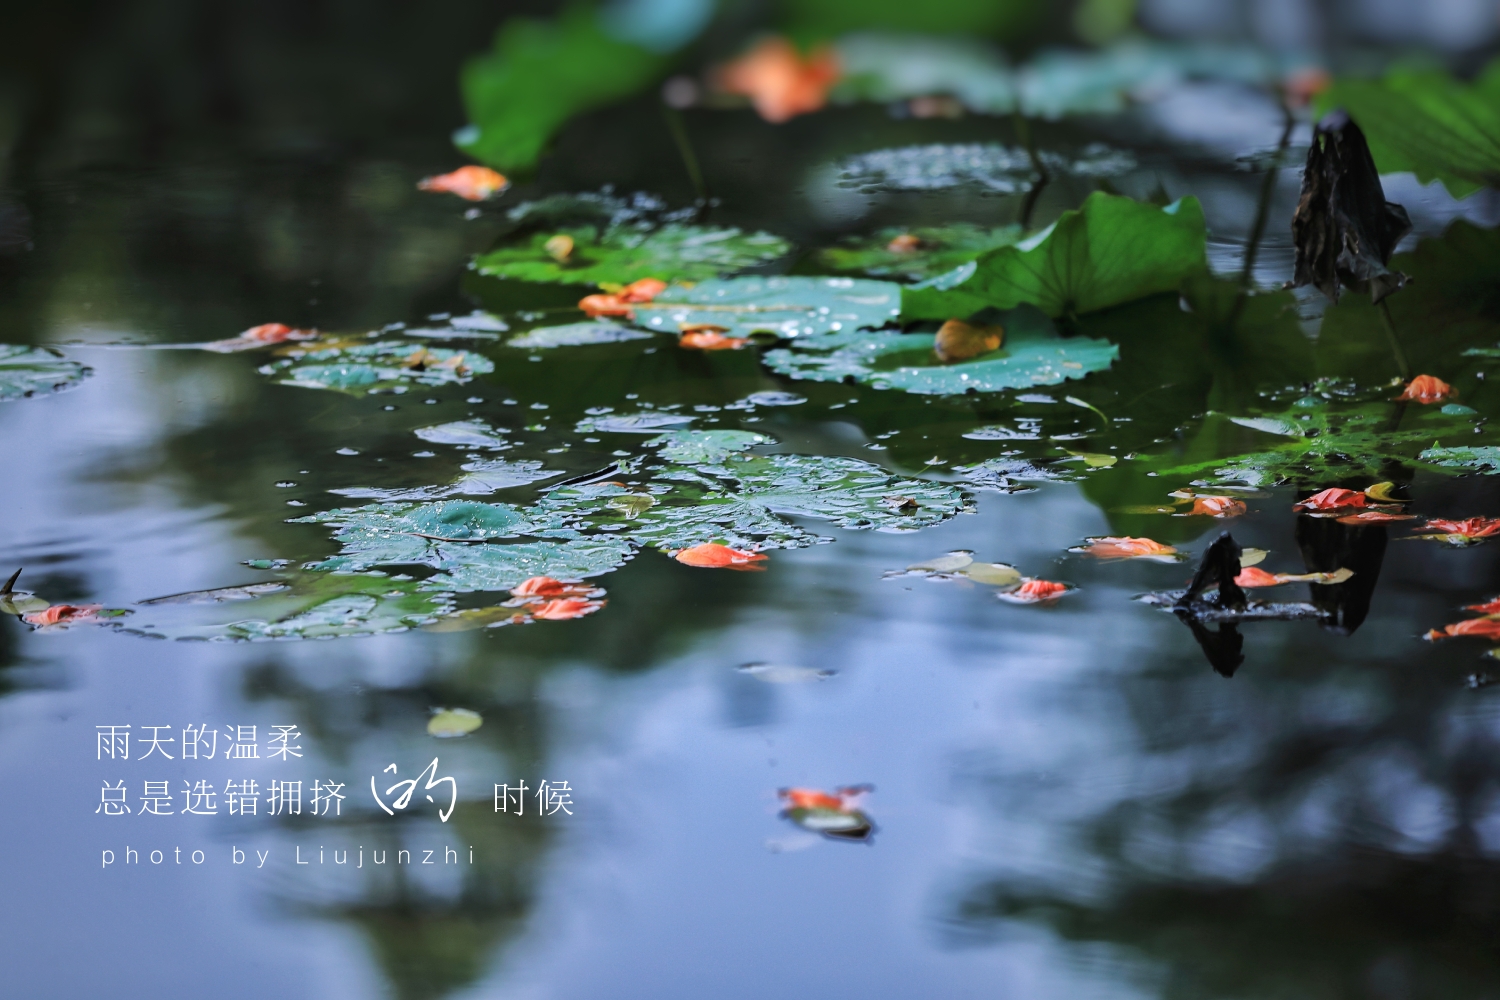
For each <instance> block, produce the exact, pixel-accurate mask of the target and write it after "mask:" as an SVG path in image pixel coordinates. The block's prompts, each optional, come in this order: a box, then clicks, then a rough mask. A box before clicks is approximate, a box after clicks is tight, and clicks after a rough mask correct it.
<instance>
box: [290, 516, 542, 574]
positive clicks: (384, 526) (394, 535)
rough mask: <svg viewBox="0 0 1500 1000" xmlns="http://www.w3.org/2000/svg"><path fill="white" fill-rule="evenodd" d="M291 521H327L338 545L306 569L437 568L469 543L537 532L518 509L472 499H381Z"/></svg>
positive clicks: (453, 558)
mask: <svg viewBox="0 0 1500 1000" xmlns="http://www.w3.org/2000/svg"><path fill="white" fill-rule="evenodd" d="M292 523H293V524H328V525H332V526H334V527H335V528H336V529H338V530H337V531H335V533H334V538H335V539H336V540H337V541H338V542H340V543H341V544H342V545H343V549H342V551H340V552H339V553H338V555H335V556H332V557H330V558H328V559H325V560H322V561H321V562H317V563H312V564H309V565H308V566H306V567H305V568H306V569H311V570H367V569H371V568H373V567H375V566H393V565H424V566H432V567H434V568H441V567H442V566H444V565H445V564H446V563H448V562H450V561H452V560H455V559H457V560H459V561H462V558H463V556H462V555H460V553H462V552H464V551H465V550H466V549H467V548H468V547H469V543H474V542H484V541H487V540H489V539H499V538H515V537H518V536H521V535H530V534H540V533H542V530H543V529H542V528H540V527H538V526H537V525H535V524H533V523H532V521H531V520H529V519H528V517H527V515H526V513H525V512H524V511H522V510H521V509H520V508H518V507H513V506H511V505H510V504H503V503H479V502H477V501H472V500H439V501H437V502H435V503H423V504H415V505H413V504H403V503H381V504H370V505H368V506H364V507H353V508H338V509H335V510H328V511H322V512H320V513H317V514H311V515H309V516H307V517H298V518H293V519H292Z"/></svg>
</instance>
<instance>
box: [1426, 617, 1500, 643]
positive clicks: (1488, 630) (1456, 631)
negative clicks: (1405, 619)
mask: <svg viewBox="0 0 1500 1000" xmlns="http://www.w3.org/2000/svg"><path fill="white" fill-rule="evenodd" d="M1458 635H1468V636H1475V637H1477V638H1480V639H1500V618H1471V619H1469V620H1468V621H1466V622H1454V623H1453V624H1452V625H1444V626H1443V627H1442V629H1441V630H1438V629H1433V630H1432V631H1431V632H1428V633H1427V638H1429V639H1446V638H1448V637H1449V636H1458Z"/></svg>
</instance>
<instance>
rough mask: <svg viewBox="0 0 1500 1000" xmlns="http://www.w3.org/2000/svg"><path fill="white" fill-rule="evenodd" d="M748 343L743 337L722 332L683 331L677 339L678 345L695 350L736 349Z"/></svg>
mask: <svg viewBox="0 0 1500 1000" xmlns="http://www.w3.org/2000/svg"><path fill="white" fill-rule="evenodd" d="M748 343H749V341H748V340H747V339H746V338H744V337H726V336H724V335H723V334H722V333H712V332H693V333H684V334H683V335H682V336H681V337H679V338H678V340H677V346H678V347H688V348H692V349H693V350H696V351H737V350H739V349H740V348H741V347H744V346H745V345H746V344H748Z"/></svg>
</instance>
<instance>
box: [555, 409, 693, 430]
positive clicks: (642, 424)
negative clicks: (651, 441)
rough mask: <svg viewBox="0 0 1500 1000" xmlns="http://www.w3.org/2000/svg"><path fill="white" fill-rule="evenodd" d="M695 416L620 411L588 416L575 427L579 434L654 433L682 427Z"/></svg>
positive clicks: (659, 412) (660, 412)
mask: <svg viewBox="0 0 1500 1000" xmlns="http://www.w3.org/2000/svg"><path fill="white" fill-rule="evenodd" d="M694 419H695V418H693V417H689V416H685V415H683V414H678V413H670V412H666V411H655V412H647V413H619V414H613V415H610V416H597V417H586V418H584V419H583V420H580V421H578V423H577V425H576V426H575V427H574V428H573V429H574V430H576V431H577V432H578V433H579V434H594V433H598V432H601V431H602V432H605V433H609V434H654V433H656V432H657V431H659V430H661V429H662V428H664V427H681V426H682V425H683V424H690V423H692V422H693V420H694Z"/></svg>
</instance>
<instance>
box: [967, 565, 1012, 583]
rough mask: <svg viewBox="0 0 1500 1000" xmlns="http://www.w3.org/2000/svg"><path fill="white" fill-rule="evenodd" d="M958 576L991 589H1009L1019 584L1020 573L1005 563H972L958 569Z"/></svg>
mask: <svg viewBox="0 0 1500 1000" xmlns="http://www.w3.org/2000/svg"><path fill="white" fill-rule="evenodd" d="M957 572H958V575H959V576H962V577H967V578H968V579H970V580H973V581H974V582H975V583H984V584H988V585H990V586H992V587H1009V586H1012V585H1014V584H1018V583H1020V582H1021V571H1020V570H1018V569H1016V568H1015V567H1014V566H1007V565H1006V564H1005V563H991V562H973V563H970V564H969V565H967V566H964V567H963V568H961V569H959V570H958V571H957Z"/></svg>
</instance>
